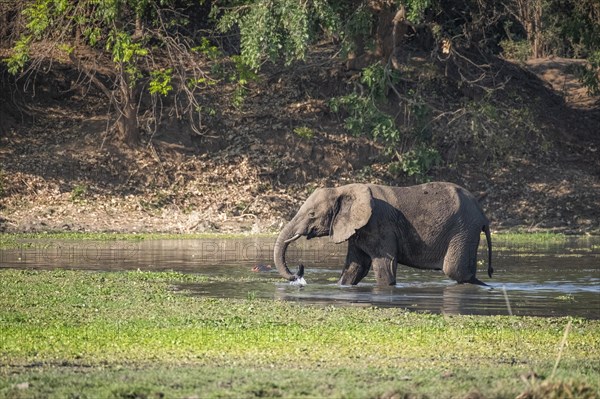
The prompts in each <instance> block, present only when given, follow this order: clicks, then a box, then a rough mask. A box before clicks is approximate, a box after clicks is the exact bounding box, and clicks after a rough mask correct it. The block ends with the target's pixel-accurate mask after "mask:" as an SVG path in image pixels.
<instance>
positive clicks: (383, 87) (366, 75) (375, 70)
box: [360, 62, 400, 100]
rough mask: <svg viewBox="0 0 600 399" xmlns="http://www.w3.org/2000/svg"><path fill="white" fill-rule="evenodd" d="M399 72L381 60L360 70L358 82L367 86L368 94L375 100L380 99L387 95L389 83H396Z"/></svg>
mask: <svg viewBox="0 0 600 399" xmlns="http://www.w3.org/2000/svg"><path fill="white" fill-rule="evenodd" d="M399 78H400V73H399V72H398V71H397V70H395V69H392V68H388V67H386V66H385V65H383V64H382V63H381V62H376V63H374V64H372V65H369V66H368V67H366V68H365V69H363V70H362V73H361V74H360V82H361V83H363V84H364V85H366V86H367V87H368V88H369V91H370V95H371V97H373V98H374V99H376V100H382V99H384V98H385V97H386V96H387V95H388V91H389V89H390V85H392V84H396V83H398V81H399Z"/></svg>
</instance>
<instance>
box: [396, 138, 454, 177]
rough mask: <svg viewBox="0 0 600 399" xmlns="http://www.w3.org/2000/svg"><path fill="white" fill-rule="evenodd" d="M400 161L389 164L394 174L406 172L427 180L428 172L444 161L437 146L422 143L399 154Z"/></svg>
mask: <svg viewBox="0 0 600 399" xmlns="http://www.w3.org/2000/svg"><path fill="white" fill-rule="evenodd" d="M397 157H398V161H396V162H392V163H390V164H389V166H388V169H389V172H390V173H391V174H392V175H399V174H400V172H404V173H405V174H406V175H408V176H415V177H416V178H417V179H418V180H420V181H426V180H428V179H427V173H428V172H429V171H430V170H431V169H432V168H433V167H435V166H437V165H439V164H440V163H441V161H442V157H441V156H440V153H439V152H438V151H437V150H436V149H435V148H430V147H427V146H425V145H424V144H421V145H419V146H417V147H416V148H414V149H412V150H410V151H406V152H404V153H402V154H398V155H397Z"/></svg>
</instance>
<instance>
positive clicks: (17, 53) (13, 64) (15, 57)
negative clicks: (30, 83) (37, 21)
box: [3, 35, 31, 75]
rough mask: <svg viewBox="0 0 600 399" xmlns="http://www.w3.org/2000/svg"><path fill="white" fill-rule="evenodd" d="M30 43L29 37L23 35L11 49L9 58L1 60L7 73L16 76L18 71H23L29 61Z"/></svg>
mask: <svg viewBox="0 0 600 399" xmlns="http://www.w3.org/2000/svg"><path fill="white" fill-rule="evenodd" d="M30 43H31V36H30V35H23V36H21V37H20V38H19V39H18V40H17V42H16V43H15V46H14V47H13V49H12V54H11V56H10V57H8V58H6V59H4V60H3V61H4V62H5V63H6V64H7V66H8V72H9V73H11V74H13V75H16V74H17V73H19V71H21V70H23V68H24V67H25V64H26V63H27V62H28V61H29V45H30Z"/></svg>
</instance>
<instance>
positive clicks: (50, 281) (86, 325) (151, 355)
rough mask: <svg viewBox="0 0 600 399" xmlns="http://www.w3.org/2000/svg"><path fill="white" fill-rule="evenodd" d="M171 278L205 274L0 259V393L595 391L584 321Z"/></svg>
mask: <svg viewBox="0 0 600 399" xmlns="http://www.w3.org/2000/svg"><path fill="white" fill-rule="evenodd" d="M182 282H185V283H189V282H195V283H198V284H202V283H205V282H206V277H202V276H194V275H189V274H181V273H176V272H163V273H153V272H107V273H90V272H85V271H65V270H55V271H15V270H2V271H0V285H1V290H0V303H1V304H2V305H1V306H0V320H2V323H0V329H1V330H2V331H1V333H2V337H3V339H2V341H0V346H1V347H0V396H4V397H19V398H27V397H36V396H40V395H42V396H48V397H62V396H69V395H72V394H77V395H79V396H82V397H125V396H126V397H163V396H165V397H202V398H204V397H240V396H241V397H265V396H266V397H274V396H277V397H298V396H306V397H322V396H327V397H381V398H392V397H403V396H405V395H408V396H410V397H440V398H443V397H447V398H449V397H465V396H467V395H470V396H469V397H474V398H475V397H477V398H480V397H516V396H518V395H520V394H523V396H521V397H523V398H529V397H532V398H533V397H544V395H548V394H550V393H556V394H559V395H560V394H561V392H567V391H570V392H573V393H574V394H575V395H576V396H577V397H584V398H585V397H589V398H592V397H596V396H597V395H598V393H599V389H600V386H599V382H598V379H597V375H598V372H599V371H600V370H599V368H598V359H599V358H600V339H599V338H598V337H600V322H599V321H597V320H585V319H573V318H535V317H504V316H493V317H477V316H447V315H432V314H418V313H412V312H407V311H404V310H400V309H384V308H373V307H368V308H353V307H342V308H340V307H322V306H315V305H306V304H300V303H293V302H286V301H265V300H259V299H255V298H253V297H252V296H248V299H245V300H233V299H215V298H201V297H193V296H190V295H187V293H186V292H185V291H183V292H182V291H175V290H173V286H174V285H175V284H177V283H182ZM555 365H557V366H556V367H555ZM535 395H537V396H535ZM559 397H560V396H559Z"/></svg>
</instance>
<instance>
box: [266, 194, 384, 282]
mask: <svg viewBox="0 0 600 399" xmlns="http://www.w3.org/2000/svg"><path fill="white" fill-rule="evenodd" d="M372 212H373V195H372V193H371V190H370V189H369V187H368V186H366V185H362V184H350V185H347V186H342V187H339V188H320V189H317V190H316V191H315V192H314V193H312V194H311V196H310V197H308V199H307V200H306V202H305V203H304V204H303V205H302V207H300V209H299V210H298V213H296V216H294V218H293V219H292V220H290V222H289V223H288V224H287V225H286V226H285V227H284V228H283V230H281V232H280V233H279V237H277V241H276V242H275V251H274V255H273V256H274V261H275V266H277V271H278V272H279V274H281V276H283V277H284V278H285V279H287V280H290V281H294V280H296V279H299V278H300V277H302V276H303V274H304V266H303V265H300V266H299V268H298V272H297V273H296V274H292V272H290V270H289V269H288V267H287V264H286V261H285V253H286V250H287V247H288V245H289V244H290V243H292V242H293V241H295V240H297V239H298V238H300V237H302V236H305V237H306V238H307V239H311V238H314V237H323V236H326V235H329V236H330V237H331V238H332V239H333V241H334V242H336V243H341V242H343V241H346V240H348V239H349V238H350V237H352V236H353V235H354V234H355V233H356V231H357V230H358V229H360V228H361V227H363V226H365V225H366V224H367V223H368V221H369V219H370V218H371V213H372Z"/></svg>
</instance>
